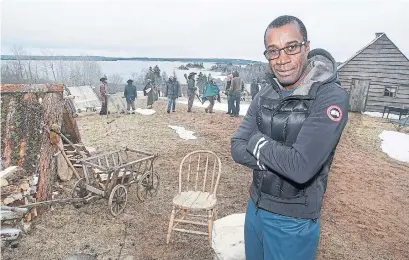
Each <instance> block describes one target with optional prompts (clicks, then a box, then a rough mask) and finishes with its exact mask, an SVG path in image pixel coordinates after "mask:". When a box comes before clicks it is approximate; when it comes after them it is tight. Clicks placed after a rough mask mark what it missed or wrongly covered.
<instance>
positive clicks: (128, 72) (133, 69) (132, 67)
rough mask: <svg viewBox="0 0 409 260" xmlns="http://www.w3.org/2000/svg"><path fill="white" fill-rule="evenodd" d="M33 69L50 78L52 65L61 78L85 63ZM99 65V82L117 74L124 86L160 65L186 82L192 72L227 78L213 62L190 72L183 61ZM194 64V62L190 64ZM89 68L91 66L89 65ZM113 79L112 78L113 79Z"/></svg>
mask: <svg viewBox="0 0 409 260" xmlns="http://www.w3.org/2000/svg"><path fill="white" fill-rule="evenodd" d="M13 62H14V63H15V62H16V61H3V63H5V64H7V63H13ZM27 62H28V61H23V64H25V63H27ZM30 63H31V65H30V66H32V68H33V70H34V71H36V72H37V73H38V74H39V76H40V78H50V77H51V76H52V71H51V69H50V63H52V64H53V65H54V70H55V73H56V74H57V78H59V75H61V72H60V70H61V68H62V69H63V70H64V74H66V75H69V74H70V73H69V72H70V71H75V72H78V71H77V70H78V68H82V66H76V65H80V64H81V63H84V62H83V61H65V60H53V61H51V60H47V61H42V60H32V61H30ZM96 63H97V64H98V65H100V67H101V69H102V75H98V76H97V82H99V78H100V77H101V76H103V75H106V76H107V77H108V82H109V78H110V76H112V75H114V74H117V75H119V76H121V77H122V79H123V80H124V84H125V83H126V80H128V79H129V78H133V77H132V75H133V74H135V73H136V74H137V75H141V74H143V75H145V74H146V72H147V71H148V70H149V67H152V69H153V68H154V67H155V66H156V65H158V66H159V69H160V71H161V73H162V72H163V71H165V72H166V74H167V75H168V76H170V75H173V72H175V74H176V77H177V78H178V79H179V80H180V81H181V82H185V80H184V76H183V75H184V74H185V73H186V74H189V73H190V72H197V73H199V72H202V73H205V74H209V73H210V74H211V75H212V77H214V78H219V79H221V80H223V79H224V78H225V76H222V75H221V73H220V72H212V71H210V68H211V67H212V66H213V65H215V63H211V62H204V63H203V66H204V69H196V68H190V69H189V70H179V69H178V67H179V66H181V65H186V64H188V63H189V62H182V61H135V60H120V61H96ZM190 63H192V62H190ZM87 66H89V65H87ZM111 78H112V77H111Z"/></svg>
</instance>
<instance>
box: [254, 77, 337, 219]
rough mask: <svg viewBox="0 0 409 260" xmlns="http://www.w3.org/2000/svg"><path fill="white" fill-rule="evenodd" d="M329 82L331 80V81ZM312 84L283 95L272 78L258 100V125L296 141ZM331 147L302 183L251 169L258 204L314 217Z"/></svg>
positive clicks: (312, 96) (282, 139)
mask: <svg viewBox="0 0 409 260" xmlns="http://www.w3.org/2000/svg"><path fill="white" fill-rule="evenodd" d="M330 81H332V82H331V83H329V84H333V83H334V81H333V80H330ZM322 84H323V83H320V84H313V85H312V86H311V88H310V90H309V92H308V95H291V96H288V97H285V98H283V97H282V94H281V90H280V88H279V86H278V85H277V84H275V82H274V81H272V82H271V86H272V87H269V88H268V90H266V92H264V93H263V95H260V98H259V102H258V113H257V125H258V128H259V131H260V132H261V133H263V134H265V135H267V136H269V137H271V138H272V139H274V140H275V141H277V142H280V143H281V144H283V145H286V146H292V144H293V143H294V142H295V141H296V139H297V136H298V133H299V132H300V130H301V127H302V125H303V122H304V120H305V119H306V118H307V117H308V115H309V112H310V109H311V107H312V104H313V102H314V100H315V98H316V94H317V91H318V89H319V88H321V87H325V83H324V85H322ZM334 153H335V149H334V151H333V152H332V153H331V155H330V156H329V158H328V160H327V161H326V162H325V163H324V165H323V166H322V167H321V169H320V171H318V172H317V174H316V175H315V176H314V178H312V179H311V180H310V181H309V182H307V183H305V184H298V183H295V182H293V181H291V180H289V179H286V178H285V177H283V176H281V175H279V174H278V173H276V172H274V171H271V170H270V169H269V170H268V171H260V170H254V172H253V184H252V187H251V188H250V194H251V197H252V199H253V201H254V202H255V203H256V205H257V207H258V208H262V209H265V210H267V211H270V212H274V213H277V214H281V215H285V216H290V217H296V218H310V219H316V218H318V217H319V215H320V211H321V203H322V199H323V196H324V193H325V190H326V186H327V176H328V172H329V168H330V166H331V163H332V159H333V156H334Z"/></svg>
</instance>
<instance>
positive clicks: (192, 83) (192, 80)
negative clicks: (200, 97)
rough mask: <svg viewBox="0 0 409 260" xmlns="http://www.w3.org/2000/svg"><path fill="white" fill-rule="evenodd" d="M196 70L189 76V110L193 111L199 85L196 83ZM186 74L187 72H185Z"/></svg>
mask: <svg viewBox="0 0 409 260" xmlns="http://www.w3.org/2000/svg"><path fill="white" fill-rule="evenodd" d="M196 74H197V73H196V72H191V73H190V74H189V76H188V77H187V97H188V102H187V112H192V106H193V101H194V100H195V95H196V90H197V87H196V85H195V82H196V81H195V75H196ZM185 75H186V74H185Z"/></svg>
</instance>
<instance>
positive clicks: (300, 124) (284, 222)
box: [231, 15, 349, 260]
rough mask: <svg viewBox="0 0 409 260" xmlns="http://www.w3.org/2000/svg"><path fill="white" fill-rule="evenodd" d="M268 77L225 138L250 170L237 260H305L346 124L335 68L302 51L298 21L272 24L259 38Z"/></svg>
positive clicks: (311, 251)
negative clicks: (242, 256)
mask: <svg viewBox="0 0 409 260" xmlns="http://www.w3.org/2000/svg"><path fill="white" fill-rule="evenodd" d="M264 44H265V48H266V49H265V52H264V55H265V57H266V59H267V60H268V64H269V67H270V69H271V72H272V73H268V74H267V75H266V76H267V79H268V87H264V88H262V89H261V90H260V92H259V93H258V94H257V95H256V96H255V99H254V100H253V101H252V102H251V104H250V106H249V108H248V111H247V114H246V116H245V117H244V119H243V121H242V122H241V124H240V126H239V127H238V129H237V131H236V132H235V133H234V135H233V137H232V140H231V154H232V157H233V160H234V161H235V162H237V163H239V164H241V165H244V166H246V167H248V168H250V169H252V170H253V175H252V176H253V181H252V184H251V187H250V192H249V193H250V199H249V201H248V205H247V210H246V217H245V223H244V248H245V258H246V259H251V260H261V259H303V260H307V259H308V260H313V259H315V258H316V253H317V249H318V244H319V238H320V216H321V210H322V205H323V199H324V197H325V196H324V195H325V191H326V189H327V182H328V175H329V172H330V169H331V165H332V162H333V158H334V154H335V152H336V148H337V145H338V142H339V140H340V138H341V135H342V132H343V130H344V128H345V125H346V124H347V121H348V107H349V98H348V94H347V92H346V91H345V90H344V89H343V88H342V87H341V85H340V81H339V79H338V73H337V64H336V62H335V60H334V58H333V57H332V56H331V54H330V53H328V52H327V51H325V50H323V49H315V50H310V41H309V40H308V37H307V30H306V28H305V26H304V24H303V22H302V21H301V20H300V19H298V18H296V17H294V16H289V15H284V16H280V17H278V18H276V19H275V20H274V21H273V22H271V23H270V24H269V25H268V26H267V28H266V31H265V34H264Z"/></svg>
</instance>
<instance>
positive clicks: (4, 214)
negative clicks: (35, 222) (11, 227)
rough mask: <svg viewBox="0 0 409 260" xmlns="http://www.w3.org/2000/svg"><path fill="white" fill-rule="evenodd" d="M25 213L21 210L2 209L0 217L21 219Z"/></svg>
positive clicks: (3, 218) (2, 218) (2, 219)
mask: <svg viewBox="0 0 409 260" xmlns="http://www.w3.org/2000/svg"><path fill="white" fill-rule="evenodd" d="M23 215H24V214H23V213H20V212H13V211H9V210H2V211H1V212H0V219H1V221H4V220H13V219H21V218H22V217H23Z"/></svg>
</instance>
